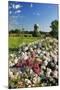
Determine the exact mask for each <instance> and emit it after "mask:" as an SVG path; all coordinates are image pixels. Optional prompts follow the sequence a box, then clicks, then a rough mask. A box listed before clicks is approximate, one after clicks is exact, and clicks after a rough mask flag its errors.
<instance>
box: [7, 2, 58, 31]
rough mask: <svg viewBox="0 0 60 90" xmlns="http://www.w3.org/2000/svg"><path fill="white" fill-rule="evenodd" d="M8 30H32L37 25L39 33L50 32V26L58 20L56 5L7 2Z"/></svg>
mask: <svg viewBox="0 0 60 90" xmlns="http://www.w3.org/2000/svg"><path fill="white" fill-rule="evenodd" d="M8 19H9V21H8V22H9V30H11V29H16V28H18V29H20V28H22V27H23V28H25V30H33V27H34V24H39V27H40V30H41V31H46V32H48V31H50V24H51V22H52V21H53V20H55V19H57V20H58V5H57V4H43V3H32V2H30V3H28V2H16V1H9V2H8Z"/></svg>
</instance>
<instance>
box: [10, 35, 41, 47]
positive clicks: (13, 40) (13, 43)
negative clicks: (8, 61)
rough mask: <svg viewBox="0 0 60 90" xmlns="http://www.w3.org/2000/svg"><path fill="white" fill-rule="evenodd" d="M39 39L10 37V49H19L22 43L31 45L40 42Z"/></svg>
mask: <svg viewBox="0 0 60 90" xmlns="http://www.w3.org/2000/svg"><path fill="white" fill-rule="evenodd" d="M39 39H40V38H39V37H13V36H11V37H9V48H18V47H19V46H20V45H21V44H22V43H27V44H28V43H31V42H34V41H37V40H39Z"/></svg>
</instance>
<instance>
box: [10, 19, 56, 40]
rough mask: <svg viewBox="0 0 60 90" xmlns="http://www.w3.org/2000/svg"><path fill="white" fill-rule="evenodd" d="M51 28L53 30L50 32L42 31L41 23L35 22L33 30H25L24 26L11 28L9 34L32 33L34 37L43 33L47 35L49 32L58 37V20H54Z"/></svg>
mask: <svg viewBox="0 0 60 90" xmlns="http://www.w3.org/2000/svg"><path fill="white" fill-rule="evenodd" d="M50 28H51V31H50V32H49V33H47V32H42V31H40V30H39V25H37V24H35V25H34V30H33V31H25V30H24V28H22V30H19V29H15V30H10V31H9V34H32V36H34V37H39V36H40V35H41V34H45V35H46V34H48V35H50V36H52V37H55V38H58V20H54V21H52V22H51V25H50Z"/></svg>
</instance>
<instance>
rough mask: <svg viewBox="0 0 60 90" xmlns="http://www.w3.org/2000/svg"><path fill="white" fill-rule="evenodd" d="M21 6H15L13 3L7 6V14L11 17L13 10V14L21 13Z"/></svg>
mask: <svg viewBox="0 0 60 90" xmlns="http://www.w3.org/2000/svg"><path fill="white" fill-rule="evenodd" d="M22 7H23V6H22V5H21V4H15V3H12V4H11V6H9V14H10V15H11V14H12V12H13V11H12V9H13V10H14V13H15V14H16V13H21V8H22Z"/></svg>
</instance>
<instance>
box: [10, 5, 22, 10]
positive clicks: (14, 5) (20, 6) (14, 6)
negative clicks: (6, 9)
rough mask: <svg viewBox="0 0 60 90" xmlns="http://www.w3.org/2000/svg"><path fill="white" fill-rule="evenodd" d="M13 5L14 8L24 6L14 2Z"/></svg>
mask: <svg viewBox="0 0 60 90" xmlns="http://www.w3.org/2000/svg"><path fill="white" fill-rule="evenodd" d="M12 7H13V9H19V8H21V7H23V6H22V5H20V4H13V5H12Z"/></svg>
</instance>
